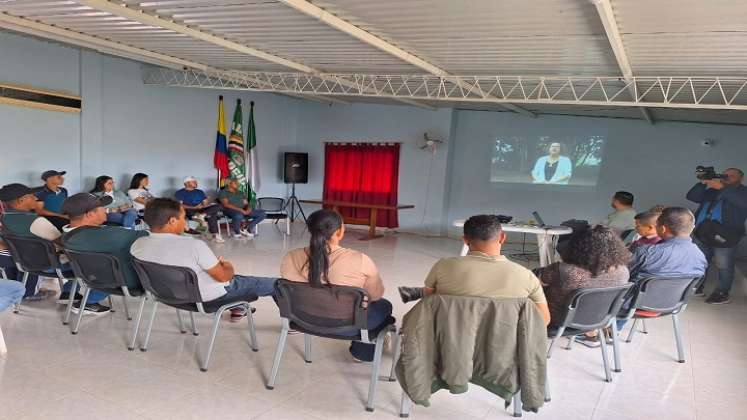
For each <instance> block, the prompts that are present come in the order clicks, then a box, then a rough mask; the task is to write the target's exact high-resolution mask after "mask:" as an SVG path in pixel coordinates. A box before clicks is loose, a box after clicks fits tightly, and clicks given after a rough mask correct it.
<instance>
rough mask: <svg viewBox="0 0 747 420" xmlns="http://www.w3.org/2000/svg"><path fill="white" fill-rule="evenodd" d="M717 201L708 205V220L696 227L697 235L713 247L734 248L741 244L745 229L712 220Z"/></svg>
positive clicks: (700, 239)
mask: <svg viewBox="0 0 747 420" xmlns="http://www.w3.org/2000/svg"><path fill="white" fill-rule="evenodd" d="M715 204H716V203H715V202H714V201H712V202H711V203H710V204H709V205H708V213H707V216H706V220H703V221H702V222H701V223H700V224H699V225H698V227H696V228H695V237H696V238H697V239H698V240H699V241H701V242H703V243H704V244H706V245H708V246H710V247H713V248H733V247H735V246H737V245H738V244H739V240H740V239H742V236H744V230H742V229H739V228H734V227H729V226H724V225H723V224H721V223H720V222H717V221H715V220H711V216H712V214H713V208H714V207H715Z"/></svg>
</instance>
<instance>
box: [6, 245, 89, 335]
mask: <svg viewBox="0 0 747 420" xmlns="http://www.w3.org/2000/svg"><path fill="white" fill-rule="evenodd" d="M0 238H2V240H3V242H5V243H6V244H7V245H8V250H9V251H10V256H11V258H12V259H13V262H14V263H15V265H16V268H18V271H19V272H20V273H23V280H22V282H23V286H24V287H26V282H27V281H28V279H29V275H31V274H35V275H37V276H42V277H52V276H56V277H57V281H58V282H59V284H60V290H62V287H63V286H64V284H65V282H66V281H72V282H73V289H72V290H71V292H70V299H69V302H68V307H67V310H66V311H65V316H64V318H63V321H62V323H63V324H67V323H68V321H69V320H70V312H71V311H72V308H73V300H74V299H73V297H74V296H75V278H74V275H73V273H72V272H70V271H67V270H63V267H62V264H61V263H60V259H59V257H58V255H57V249H56V248H55V245H54V243H52V242H50V241H48V240H46V239H42V238H38V237H35V236H20V235H16V234H13V233H10V232H8V231H2V232H0ZM20 309H21V304H20V303H18V304H17V305H16V307H15V308H14V309H13V312H15V313H18V311H19V310H20Z"/></svg>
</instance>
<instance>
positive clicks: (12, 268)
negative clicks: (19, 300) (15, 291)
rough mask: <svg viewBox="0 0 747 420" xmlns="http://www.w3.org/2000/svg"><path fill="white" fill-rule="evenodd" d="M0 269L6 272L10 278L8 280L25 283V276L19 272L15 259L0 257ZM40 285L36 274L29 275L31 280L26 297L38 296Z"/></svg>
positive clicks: (28, 281)
mask: <svg viewBox="0 0 747 420" xmlns="http://www.w3.org/2000/svg"><path fill="white" fill-rule="evenodd" d="M0 267H2V268H3V269H4V271H5V275H6V276H8V277H7V279H8V280H18V281H19V282H20V281H23V274H22V273H19V272H18V269H17V268H16V264H15V263H14V262H13V259H12V258H11V257H9V256H7V255H0ZM38 285H39V276H37V275H35V274H29V278H28V280H27V281H26V294H25V295H24V297H29V296H34V294H36V288H37V286H38Z"/></svg>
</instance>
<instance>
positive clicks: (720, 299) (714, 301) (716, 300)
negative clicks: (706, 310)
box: [706, 291, 731, 305]
mask: <svg viewBox="0 0 747 420" xmlns="http://www.w3.org/2000/svg"><path fill="white" fill-rule="evenodd" d="M729 302H731V299H729V294H728V293H722V292H718V291H716V292H713V293H711V295H710V296H708V299H706V303H710V304H711V305H723V304H726V303H729Z"/></svg>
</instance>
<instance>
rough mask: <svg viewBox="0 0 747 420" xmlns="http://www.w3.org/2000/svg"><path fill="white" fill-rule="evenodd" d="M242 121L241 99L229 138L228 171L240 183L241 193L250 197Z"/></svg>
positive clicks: (238, 100)
mask: <svg viewBox="0 0 747 420" xmlns="http://www.w3.org/2000/svg"><path fill="white" fill-rule="evenodd" d="M242 120H243V117H242V115H241V99H237V100H236V111H234V113H233V122H231V135H230V136H229V137H228V170H229V171H230V172H231V178H236V179H237V180H238V181H239V191H241V192H242V193H243V194H244V195H245V196H246V197H248V195H247V193H248V185H247V182H246V162H245V160H244V130H243V128H242Z"/></svg>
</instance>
